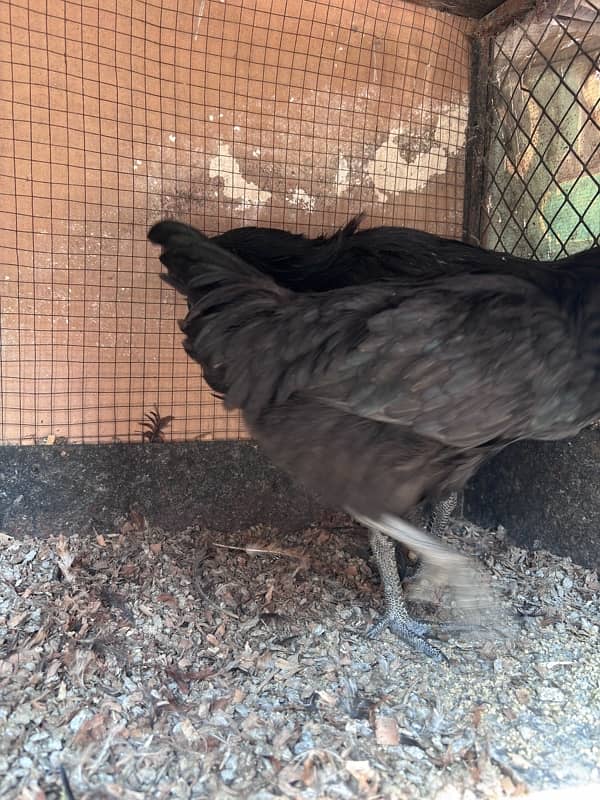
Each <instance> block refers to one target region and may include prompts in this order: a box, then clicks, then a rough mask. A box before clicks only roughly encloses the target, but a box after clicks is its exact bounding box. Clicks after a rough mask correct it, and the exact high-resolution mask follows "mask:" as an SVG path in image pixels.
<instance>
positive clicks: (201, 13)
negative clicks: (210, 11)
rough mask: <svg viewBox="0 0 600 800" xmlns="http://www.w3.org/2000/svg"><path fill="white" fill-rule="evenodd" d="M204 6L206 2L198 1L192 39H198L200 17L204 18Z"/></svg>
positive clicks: (204, 0) (203, 0)
mask: <svg viewBox="0 0 600 800" xmlns="http://www.w3.org/2000/svg"><path fill="white" fill-rule="evenodd" d="M205 5H206V0H199V2H198V10H197V11H196V24H195V25H194V39H197V38H198V33H199V32H200V23H201V22H202V17H203V16H204V6H205Z"/></svg>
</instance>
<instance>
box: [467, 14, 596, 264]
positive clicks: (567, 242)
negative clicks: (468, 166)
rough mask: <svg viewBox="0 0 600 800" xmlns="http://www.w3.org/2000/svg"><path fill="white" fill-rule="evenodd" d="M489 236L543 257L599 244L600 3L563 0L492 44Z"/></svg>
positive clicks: (501, 246)
mask: <svg viewBox="0 0 600 800" xmlns="http://www.w3.org/2000/svg"><path fill="white" fill-rule="evenodd" d="M490 92H491V95H490V100H489V102H490V118H489V121H488V131H489V139H488V144H487V148H488V158H487V175H486V188H485V202H484V207H483V215H482V220H481V241H482V244H483V245H484V246H486V247H489V248H491V249H495V250H503V251H505V252H509V253H514V254H516V255H519V256H523V257H527V258H529V257H532V258H537V259H541V260H546V259H555V258H560V257H562V256H565V255H568V254H570V253H574V252H577V251H579V250H583V249H585V248H587V247H590V246H592V245H594V244H598V243H599V242H600V4H599V3H598V1H597V0H565V1H564V2H559V3H555V4H554V7H553V8H552V7H548V9H547V10H546V11H545V12H543V13H542V14H537V13H536V14H531V15H529V16H528V17H526V18H525V19H523V20H522V21H521V22H517V23H515V24H514V25H512V26H511V27H510V28H509V29H508V30H507V31H505V32H504V33H502V34H501V35H500V36H498V37H497V39H496V41H495V42H494V45H493V55H492V65H491V82H490Z"/></svg>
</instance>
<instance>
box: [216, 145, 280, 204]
mask: <svg viewBox="0 0 600 800" xmlns="http://www.w3.org/2000/svg"><path fill="white" fill-rule="evenodd" d="M208 175H209V177H210V178H220V179H221V180H222V181H223V196H224V197H225V199H226V200H230V201H231V202H233V203H241V204H242V205H243V206H257V205H260V204H261V203H267V202H268V201H269V200H270V199H271V192H267V191H264V190H262V189H260V188H259V187H258V186H257V185H256V184H255V183H252V182H251V181H247V180H246V179H245V178H244V176H243V175H242V172H241V169H240V165H239V164H238V162H237V161H236V160H235V158H234V157H233V155H232V153H231V147H230V146H229V145H228V144H227V143H226V142H220V143H219V151H218V153H217V155H216V156H213V157H212V158H211V159H210V161H209V162H208Z"/></svg>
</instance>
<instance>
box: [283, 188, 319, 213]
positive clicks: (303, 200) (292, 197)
mask: <svg viewBox="0 0 600 800" xmlns="http://www.w3.org/2000/svg"><path fill="white" fill-rule="evenodd" d="M287 201H288V203H289V204H290V205H291V206H296V207H297V208H301V209H302V210H303V211H309V212H312V211H314V210H315V206H316V204H317V200H316V198H315V197H311V196H310V195H309V194H308V192H305V191H304V189H301V188H300V187H299V186H296V188H295V189H292V191H291V192H290V194H289V195H288V196H287Z"/></svg>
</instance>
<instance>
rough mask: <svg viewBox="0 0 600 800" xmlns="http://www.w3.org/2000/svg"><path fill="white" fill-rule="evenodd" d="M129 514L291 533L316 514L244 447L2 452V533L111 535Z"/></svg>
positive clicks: (171, 524)
mask: <svg viewBox="0 0 600 800" xmlns="http://www.w3.org/2000/svg"><path fill="white" fill-rule="evenodd" d="M131 508H137V509H139V511H140V512H141V513H143V514H144V516H145V517H146V518H147V519H148V520H149V521H150V522H151V523H152V524H154V525H160V526H162V527H164V528H167V529H172V530H177V529H182V528H184V527H187V526H188V525H201V526H206V527H210V528H215V529H217V530H238V529H240V528H245V527H248V526H249V525H255V524H259V523H262V524H265V525H272V526H276V527H279V528H283V529H286V528H287V529H289V530H294V529H298V528H301V527H303V526H306V525H307V524H309V523H310V522H313V521H314V520H315V519H317V518H318V517H319V516H320V515H321V514H322V509H321V507H320V506H319V505H318V503H317V501H316V500H314V499H313V498H311V497H310V496H309V495H308V494H307V493H306V492H305V491H304V490H303V489H301V488H298V487H297V486H294V485H293V484H292V482H291V481H290V480H289V479H288V478H287V476H285V475H283V474H282V473H281V472H280V471H279V470H277V469H276V468H275V467H273V466H272V465H271V464H270V463H269V462H268V461H267V460H266V458H265V457H264V456H263V455H262V453H261V452H260V451H259V449H258V448H257V447H256V446H255V445H254V444H251V443H245V442H193V443H185V444H146V445H142V444H140V445H131V444H124V445H119V444H114V445H67V446H58V445H56V446H55V445H53V446H39V447H0V530H2V531H4V532H6V533H8V534H10V535H13V536H21V535H24V534H33V535H35V536H47V535H49V534H52V533H69V532H73V531H78V532H82V531H84V530H89V529H91V526H92V525H93V526H94V527H95V528H96V530H98V531H101V530H107V529H111V528H112V527H113V526H114V525H115V522H116V521H117V520H118V519H119V518H120V517H121V518H122V517H123V516H125V515H126V514H127V513H128V512H129V510H130V509H131Z"/></svg>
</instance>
